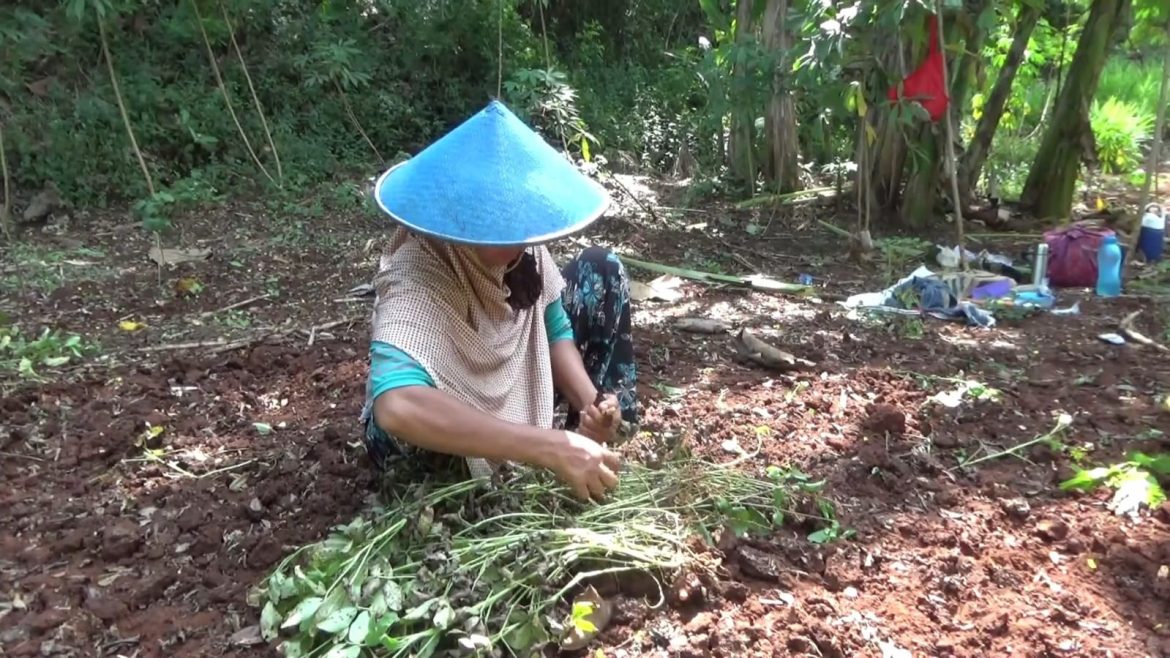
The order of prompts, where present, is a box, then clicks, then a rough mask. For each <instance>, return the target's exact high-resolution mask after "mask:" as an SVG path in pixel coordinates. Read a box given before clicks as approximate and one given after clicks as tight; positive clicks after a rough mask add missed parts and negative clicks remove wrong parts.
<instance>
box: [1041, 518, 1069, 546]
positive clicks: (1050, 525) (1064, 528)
mask: <svg viewBox="0 0 1170 658" xmlns="http://www.w3.org/2000/svg"><path fill="white" fill-rule="evenodd" d="M1036 534H1037V535H1039V536H1040V538H1041V539H1043V540H1044V541H1061V540H1063V539H1064V538H1065V537H1067V536H1068V524H1067V523H1065V522H1064V521H1060V520H1057V519H1040V520H1039V521H1038V522H1036Z"/></svg>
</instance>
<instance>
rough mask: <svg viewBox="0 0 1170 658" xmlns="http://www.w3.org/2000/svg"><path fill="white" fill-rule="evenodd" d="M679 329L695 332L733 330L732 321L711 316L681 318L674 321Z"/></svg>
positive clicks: (725, 331) (718, 332) (720, 332)
mask: <svg viewBox="0 0 1170 658" xmlns="http://www.w3.org/2000/svg"><path fill="white" fill-rule="evenodd" d="M674 326H675V328H676V329H678V330H679V331H687V332H690V333H695V334H723V333H727V332H728V331H731V323H729V322H724V321H723V320H713V319H710V318H679V319H677V320H675V321H674Z"/></svg>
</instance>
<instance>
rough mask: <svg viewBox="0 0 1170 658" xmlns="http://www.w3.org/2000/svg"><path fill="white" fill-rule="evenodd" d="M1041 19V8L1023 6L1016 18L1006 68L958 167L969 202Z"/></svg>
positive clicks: (988, 99)
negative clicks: (1034, 31)
mask: <svg viewBox="0 0 1170 658" xmlns="http://www.w3.org/2000/svg"><path fill="white" fill-rule="evenodd" d="M1039 20H1040V9H1039V8H1037V7H1033V6H1031V5H1026V4H1025V5H1023V6H1021V7H1020V13H1019V15H1018V17H1017V18H1016V33H1015V37H1014V38H1013V39H1012V45H1011V48H1009V49H1008V53H1007V57H1006V58H1005V59H1004V62H1003V68H1001V69H1000V70H999V77H997V78H996V80H995V86H994V87H993V88H992V89H991V95H990V96H988V97H987V102H986V103H985V104H984V105H983V115H982V116H980V117H979V123H978V124H977V125H976V126H975V135H974V137H972V138H971V143H970V144H968V145H967V150H966V151H965V152H964V153H963V158H962V162H960V167H959V190H960V192H961V193H962V194H963V195H964V199H965V201H969V200H970V198H971V196H972V195H973V193H974V191H975V187H976V185H977V184H978V183H979V176H980V175H981V174H982V173H983V164H984V163H985V162H987V155H988V154H989V153H990V152H991V142H992V140H993V139H994V138H995V132H996V131H997V130H998V129H999V122H1000V119H1002V118H1003V111H1004V108H1005V107H1007V102H1008V98H1010V97H1011V94H1012V84H1013V83H1014V82H1015V80H1016V73H1017V72H1018V71H1019V70H1020V64H1022V63H1023V62H1024V54H1025V53H1026V52H1027V49H1028V41H1029V40H1030V39H1031V38H1032V31H1033V30H1035V29H1036V23H1037V22H1038V21H1039Z"/></svg>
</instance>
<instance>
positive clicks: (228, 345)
mask: <svg viewBox="0 0 1170 658" xmlns="http://www.w3.org/2000/svg"><path fill="white" fill-rule="evenodd" d="M360 321H361V318H347V319H345V320H335V321H333V322H326V323H324V324H318V325H313V326H311V327H293V328H292V329H279V330H268V331H263V332H260V333H258V334H255V335H253V336H249V337H247V338H241V339H239V340H234V341H227V340H224V339H223V338H217V339H215V340H203V341H195V342H191V343H170V344H167V345H147V346H146V347H140V348H138V350H136V351H138V352H177V351H181V350H202V349H208V348H210V350H211V354H221V353H223V352H231V351H233V350H238V349H242V348H245V347H250V346H252V345H255V344H257V343H260V342H263V341H265V340H268V339H270V338H285V337H288V336H291V335H292V334H295V333H298V332H299V333H301V334H303V335H305V336H307V337H309V338H310V339H312V338H314V337H315V336H316V335H317V334H319V333H320V332H322V331H328V330H329V329H333V328H335V327H340V326H342V325H349V324H353V323H355V322H360Z"/></svg>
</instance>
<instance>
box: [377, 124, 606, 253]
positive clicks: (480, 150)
mask: <svg viewBox="0 0 1170 658" xmlns="http://www.w3.org/2000/svg"><path fill="white" fill-rule="evenodd" d="M374 198H375V201H376V202H377V204H378V207H379V208H381V210H382V212H385V213H386V214H387V215H389V216H390V217H391V218H392V219H393V220H394V221H396V222H397V223H399V224H401V225H402V226H404V227H406V228H407V229H410V230H412V231H415V232H417V233H420V234H422V235H426V236H429V237H432V238H436V239H439V240H443V241H446V242H451V243H456V244H464V245H474V246H520V245H536V244H542V243H546V242H551V241H553V240H556V239H559V238H562V237H565V236H567V235H570V234H572V233H576V232H578V231H581V230H582V229H584V228H586V227H587V226H589V225H590V224H591V223H593V222H595V221H597V219H598V218H600V217H601V216H602V215H603V214H604V213H605V211H606V210H607V209H608V208H609V204H610V199H609V195H608V194H607V193H606V191H605V189H604V188H602V187H601V185H599V184H597V183H596V182H595V181H593V180H592V179H590V178H589V177H588V176H586V175H584V174H583V173H581V172H580V171H579V170H578V169H577V168H576V167H575V166H573V164H572V163H570V162H568V161H567V160H566V159H565V157H564V156H562V155H561V154H560V153H558V152H557V151H556V150H555V149H554V148H553V147H551V146H549V144H548V143H547V142H545V141H544V139H543V138H542V137H541V136H540V135H538V134H537V133H536V132H535V131H533V130H532V129H531V128H529V127H528V126H527V125H525V124H524V122H522V121H521V120H520V119H519V118H517V117H516V115H514V114H512V112H511V111H509V110H508V109H507V108H506V107H505V106H504V105H503V104H502V103H500V102H499V101H492V103H491V104H489V105H488V106H487V107H486V108H484V109H483V110H481V111H480V112H478V113H477V114H475V115H474V116H472V117H471V118H470V119H468V120H467V121H465V122H463V123H462V124H460V125H459V126H457V127H456V128H455V129H454V130H452V131H451V132H449V133H447V134H446V135H444V136H443V137H442V138H440V139H439V140H437V141H436V142H434V143H433V144H431V145H430V146H428V147H427V148H425V149H423V150H422V151H421V152H420V153H418V154H417V155H415V156H414V157H413V158H411V159H410V160H407V161H406V162H403V163H401V164H398V165H395V166H394V167H392V168H391V169H390V170H389V171H387V172H385V173H383V174H382V175H381V176H380V177H379V178H378V181H377V184H376V185H375V186H374Z"/></svg>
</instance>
